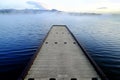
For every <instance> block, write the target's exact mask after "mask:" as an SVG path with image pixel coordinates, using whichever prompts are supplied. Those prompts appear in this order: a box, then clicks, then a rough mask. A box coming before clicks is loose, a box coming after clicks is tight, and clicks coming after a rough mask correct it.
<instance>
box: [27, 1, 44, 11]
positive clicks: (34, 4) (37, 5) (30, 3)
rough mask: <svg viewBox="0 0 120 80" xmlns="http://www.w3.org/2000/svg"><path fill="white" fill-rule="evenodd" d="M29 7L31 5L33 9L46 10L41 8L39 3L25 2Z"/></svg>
mask: <svg viewBox="0 0 120 80" xmlns="http://www.w3.org/2000/svg"><path fill="white" fill-rule="evenodd" d="M26 3H27V4H29V5H33V6H34V7H35V8H38V9H41V10H46V9H45V8H44V7H43V6H41V4H40V3H38V2H35V1H27V2H26Z"/></svg>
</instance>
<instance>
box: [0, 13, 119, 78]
mask: <svg viewBox="0 0 120 80" xmlns="http://www.w3.org/2000/svg"><path fill="white" fill-rule="evenodd" d="M52 25H67V27H68V28H69V29H70V30H71V31H72V32H73V34H74V35H75V37H76V38H77V40H78V41H79V42H80V43H81V44H82V45H83V47H84V48H85V49H86V50H87V51H88V53H89V54H90V55H91V56H92V58H93V59H94V60H95V61H96V63H97V64H98V65H99V66H100V67H101V69H102V70H103V72H104V73H105V74H106V75H107V76H108V77H109V78H110V79H111V80H120V76H119V75H120V16H113V15H111V16H110V15H109V16H104V15H94V16H93V15H91V16H90V15H83V16H72V15H68V14H65V13H53V12H49V13H48V12H47V13H41V14H0V80H1V79H2V80H3V79H4V80H8V79H9V80H10V79H11V80H16V79H17V78H18V76H19V75H20V74H21V72H22V70H23V69H24V68H25V66H26V64H27V63H28V61H29V60H30V58H31V56H32V55H33V54H34V53H35V52H36V50H37V48H38V47H39V46H40V45H41V42H42V40H43V39H44V37H45V35H46V34H47V32H48V31H49V29H50V27H51V26H52Z"/></svg>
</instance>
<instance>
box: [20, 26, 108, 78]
mask: <svg viewBox="0 0 120 80" xmlns="http://www.w3.org/2000/svg"><path fill="white" fill-rule="evenodd" d="M91 61H92V60H90V59H89V56H88V55H86V53H85V52H84V51H83V49H82V48H81V46H80V44H79V43H78V42H77V40H76V39H75V37H74V36H73V35H72V34H71V32H70V31H69V29H68V28H67V27H66V26H64V25H54V26H53V27H52V28H51V29H50V31H49V33H48V34H47V36H46V38H45V40H44V42H43V44H42V46H41V47H40V49H39V50H38V52H37V54H36V56H34V60H32V62H33V63H32V64H31V65H29V66H31V67H29V69H27V71H28V72H27V73H26V74H24V77H23V79H21V80H107V78H105V76H104V75H103V73H101V71H100V69H99V68H98V67H97V68H96V64H94V62H92V63H91ZM93 64H94V65H93ZM96 69H98V71H97V70H96ZM99 71H100V73H99ZM101 74H102V77H101ZM103 78H105V79H103Z"/></svg>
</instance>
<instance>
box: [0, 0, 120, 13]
mask: <svg viewBox="0 0 120 80" xmlns="http://www.w3.org/2000/svg"><path fill="white" fill-rule="evenodd" d="M11 8H14V9H42V10H43V9H57V10H61V11H68V12H95V13H120V0H0V9H11Z"/></svg>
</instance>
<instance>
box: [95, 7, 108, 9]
mask: <svg viewBox="0 0 120 80" xmlns="http://www.w3.org/2000/svg"><path fill="white" fill-rule="evenodd" d="M97 9H108V8H107V7H99V8H97Z"/></svg>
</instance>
